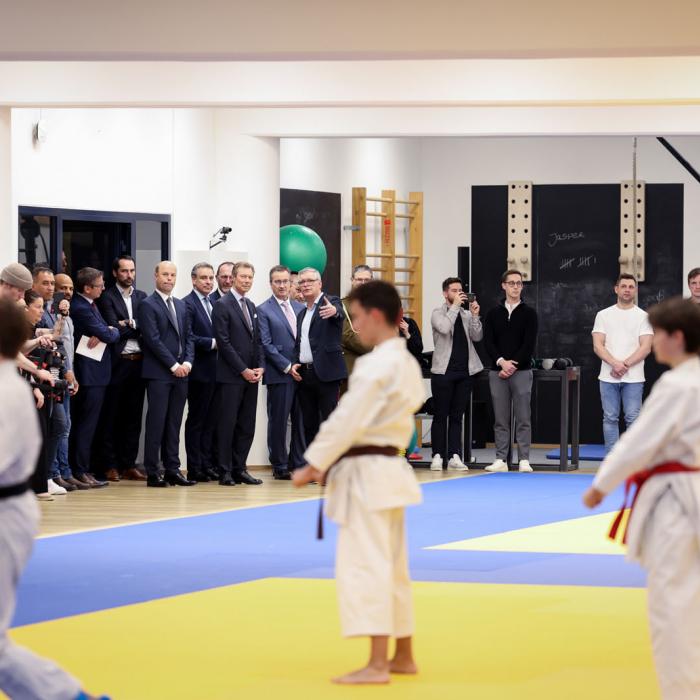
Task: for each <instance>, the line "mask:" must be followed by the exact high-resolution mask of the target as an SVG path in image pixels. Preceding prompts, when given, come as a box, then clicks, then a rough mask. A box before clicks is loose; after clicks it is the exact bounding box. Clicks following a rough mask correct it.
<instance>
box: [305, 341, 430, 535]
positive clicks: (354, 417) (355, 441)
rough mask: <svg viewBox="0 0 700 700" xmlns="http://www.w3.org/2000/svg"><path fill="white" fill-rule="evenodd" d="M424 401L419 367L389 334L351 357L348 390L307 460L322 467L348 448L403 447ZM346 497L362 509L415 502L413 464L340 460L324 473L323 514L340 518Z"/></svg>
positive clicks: (373, 457) (418, 495) (402, 344)
mask: <svg viewBox="0 0 700 700" xmlns="http://www.w3.org/2000/svg"><path fill="white" fill-rule="evenodd" d="M424 400H425V390H424V388H423V378H422V375H421V371H420V367H419V366H418V363H417V362H416V361H415V359H414V358H413V357H412V356H411V354H410V353H409V352H408V350H407V349H406V341H405V340H404V339H403V338H392V339H391V340H387V341H385V342H383V343H381V344H380V345H378V346H377V347H376V348H374V350H372V352H370V353H367V354H366V355H363V356H362V357H359V358H358V359H357V362H356V363H355V368H354V370H353V372H352V375H351V376H350V380H349V385H348V391H347V392H346V393H345V394H344V395H343V397H342V398H341V399H340V403H339V404H338V406H337V408H336V409H335V411H333V413H332V414H331V416H330V417H329V418H328V420H326V421H325V422H324V423H323V425H322V426H321V429H320V430H319V432H318V435H317V436H316V439H315V440H314V441H313V443H312V444H311V445H310V446H309V448H308V449H307V451H306V454H305V459H306V461H307V462H308V464H311V465H313V466H314V467H316V468H317V469H319V470H321V471H323V472H325V471H327V470H328V469H329V468H330V467H331V466H332V465H333V464H335V462H336V461H337V460H338V458H339V457H340V456H341V455H342V454H344V453H345V452H347V450H349V449H350V448H351V447H353V446H359V445H376V446H392V447H396V448H397V449H405V448H406V446H407V445H408V443H409V440H410V439H411V435H412V434H413V429H414V418H413V414H414V413H415V411H417V410H418V409H419V408H420V407H421V406H422V405H423V402H424ZM351 498H360V499H361V500H362V502H363V504H364V506H365V508H367V509H368V510H383V509H389V508H400V507H403V506H407V505H412V504H415V503H420V501H421V492H420V487H419V486H418V482H417V481H416V478H415V476H414V474H413V468H412V467H411V465H410V464H408V462H407V461H406V460H405V459H404V458H403V457H385V456H381V455H368V456H361V457H350V458H346V459H343V460H341V462H339V463H338V464H337V465H336V466H335V467H334V468H333V471H332V472H331V474H330V478H329V481H328V493H327V500H326V513H327V515H328V517H330V518H332V519H333V520H335V521H336V522H337V523H339V524H341V525H342V524H343V523H344V522H345V521H346V517H347V512H348V510H347V509H348V506H349V503H350V499H351Z"/></svg>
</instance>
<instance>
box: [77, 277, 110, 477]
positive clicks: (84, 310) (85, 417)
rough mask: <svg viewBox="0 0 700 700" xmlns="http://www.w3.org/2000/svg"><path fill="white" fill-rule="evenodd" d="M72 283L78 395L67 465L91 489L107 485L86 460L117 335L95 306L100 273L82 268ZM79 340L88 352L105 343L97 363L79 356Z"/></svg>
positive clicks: (100, 407)
mask: <svg viewBox="0 0 700 700" xmlns="http://www.w3.org/2000/svg"><path fill="white" fill-rule="evenodd" d="M75 282H76V289H77V290H78V293H77V294H75V295H74V296H73V300H72V302H71V307H70V315H71V318H72V319H73V328H74V333H75V350H76V353H75V362H74V368H75V373H76V375H77V376H78V377H79V378H80V391H79V392H78V393H77V394H76V395H75V396H74V397H73V399H72V401H71V414H72V415H71V422H72V430H71V435H70V439H69V446H70V463H71V466H72V468H73V476H74V477H75V478H76V479H77V480H78V481H80V482H82V483H84V484H88V486H92V487H93V488H95V487H97V486H106V485H107V483H106V482H104V481H97V479H95V478H94V477H93V476H92V474H91V472H92V471H93V470H92V468H91V466H90V458H91V454H92V441H93V438H94V436H95V429H96V428H97V422H98V420H99V418H100V411H101V410H102V404H103V402H104V398H105V392H106V390H107V386H108V385H109V382H110V379H111V377H112V355H111V352H110V350H109V346H110V345H112V344H114V343H116V342H118V341H119V331H118V330H117V329H116V328H115V327H114V326H110V325H109V324H108V323H106V321H105V320H104V318H103V317H102V314H101V313H100V310H99V309H98V308H97V305H96V304H95V301H96V300H97V299H99V298H100V296H101V294H102V291H103V290H104V287H105V284H104V277H103V275H102V272H100V270H96V269H95V268H93V267H84V268H82V269H81V270H78V274H77V276H76V280H75ZM83 336H85V337H86V338H87V339H88V341H87V344H88V347H89V348H94V347H96V346H97V345H98V344H99V343H100V342H102V343H107V348H105V350H104V353H103V354H102V358H101V359H100V360H95V359H93V358H90V357H86V356H85V355H82V354H80V350H79V349H78V348H79V344H80V340H81V338H83Z"/></svg>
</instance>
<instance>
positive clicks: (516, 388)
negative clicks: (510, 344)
mask: <svg viewBox="0 0 700 700" xmlns="http://www.w3.org/2000/svg"><path fill="white" fill-rule="evenodd" d="M489 388H490V389H491V400H492V401H493V412H494V415H495V417H496V422H495V424H494V427H493V431H494V434H495V437H496V459H502V460H504V461H505V460H506V459H507V457H508V450H509V449H510V445H511V440H512V437H511V434H510V403H511V401H512V402H513V412H514V414H515V439H516V441H517V443H518V460H521V459H530V442H531V432H532V431H531V429H530V395H531V394H532V370H531V369H527V370H522V371H519V372H516V373H515V374H514V375H513V376H511V377H509V378H508V379H501V378H500V377H499V376H498V372H494V371H491V372H489Z"/></svg>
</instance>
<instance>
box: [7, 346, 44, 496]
mask: <svg viewBox="0 0 700 700" xmlns="http://www.w3.org/2000/svg"><path fill="white" fill-rule="evenodd" d="M0 386H2V401H0V486H14V485H15V484H21V483H22V482H23V481H26V480H27V479H28V478H29V477H30V476H31V474H32V472H33V471H34V467H35V463H36V459H37V456H38V455H39V449H40V446H41V431H40V430H39V417H38V414H37V410H36V407H35V406H34V401H33V398H32V390H31V388H30V387H29V383H28V382H26V381H25V380H24V379H22V377H20V376H19V374H18V373H17V366H16V364H15V362H14V361H13V360H5V359H0Z"/></svg>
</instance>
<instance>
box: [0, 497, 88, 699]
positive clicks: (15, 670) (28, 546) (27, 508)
mask: <svg viewBox="0 0 700 700" xmlns="http://www.w3.org/2000/svg"><path fill="white" fill-rule="evenodd" d="M38 524H39V509H38V506H37V504H36V500H35V499H34V494H33V493H25V494H23V495H22V496H16V497H14V498H7V499H3V500H0V690H2V691H3V692H4V693H5V694H6V695H7V696H8V697H9V698H11V700H74V698H76V697H77V696H78V693H80V683H79V682H78V681H77V680H76V679H75V678H73V677H72V676H70V675H69V674H68V673H66V672H65V671H64V670H63V669H61V668H60V667H59V666H57V665H56V664H55V663H53V662H52V661H49V660H48V659H44V658H42V657H41V656H37V655H36V654H34V653H32V652H31V651H29V650H27V649H24V648H22V647H20V646H17V645H16V644H14V643H13V642H12V641H11V640H10V638H9V637H8V635H7V630H8V628H9V626H10V623H11V621H12V616H13V614H14V610H15V595H16V590H17V583H18V580H19V577H20V574H21V573H22V571H23V570H24V567H25V565H26V563H27V561H28V559H29V556H30V554H31V551H32V545H33V543H34V537H35V536H36V533H37V530H38Z"/></svg>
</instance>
